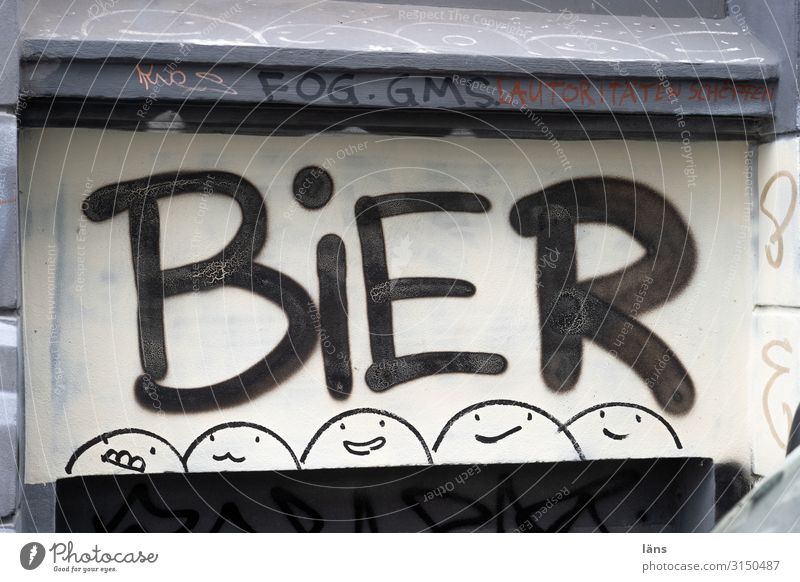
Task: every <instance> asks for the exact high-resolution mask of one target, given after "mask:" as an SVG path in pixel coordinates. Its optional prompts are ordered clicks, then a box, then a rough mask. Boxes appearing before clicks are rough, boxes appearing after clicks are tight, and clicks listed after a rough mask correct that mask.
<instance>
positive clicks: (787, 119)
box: [728, 0, 800, 134]
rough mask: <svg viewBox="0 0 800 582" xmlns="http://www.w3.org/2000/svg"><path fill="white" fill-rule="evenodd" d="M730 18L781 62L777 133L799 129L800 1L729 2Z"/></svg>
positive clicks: (776, 100)
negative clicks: (799, 56)
mask: <svg viewBox="0 0 800 582" xmlns="http://www.w3.org/2000/svg"><path fill="white" fill-rule="evenodd" d="M728 11H729V13H730V16H729V18H730V19H731V20H733V22H735V23H736V24H737V25H738V26H739V28H740V30H742V31H743V32H744V33H745V34H746V35H747V36H749V37H751V38H753V39H756V38H757V39H759V41H761V42H763V43H764V44H766V45H767V46H768V47H769V48H770V50H771V52H772V53H773V54H774V55H776V56H777V57H778V59H779V61H778V62H779V66H778V73H779V76H780V82H779V83H778V90H777V92H776V95H775V102H774V113H773V118H774V120H773V125H774V132H775V133H776V134H783V133H792V132H795V131H797V130H798V129H800V86H799V85H798V79H797V73H798V60H799V59H798V55H800V41H799V40H798V38H800V37H799V36H798V35H800V2H798V1H797V0H729V2H728Z"/></svg>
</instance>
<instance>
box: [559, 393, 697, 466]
mask: <svg viewBox="0 0 800 582" xmlns="http://www.w3.org/2000/svg"><path fill="white" fill-rule="evenodd" d="M566 426H567V427H568V428H569V430H570V431H571V432H572V434H573V436H574V437H575V439H576V440H577V441H578V444H579V445H580V447H581V449H582V450H583V452H584V453H585V455H586V456H587V458H601V457H607V458H628V457H642V456H648V457H649V456H659V455H668V454H670V452H674V451H677V450H680V449H682V448H683V445H682V444H681V441H680V439H679V438H678V435H677V433H676V432H675V430H674V429H673V428H672V426H671V425H670V424H669V423H668V422H667V421H666V419H664V417H662V416H661V415H659V414H658V413H656V412H654V411H652V410H650V409H649V408H647V407H645V406H641V405H638V404H630V403H625V402H611V403H607V404H598V405H596V406H592V407H590V408H587V409H586V410H584V411H582V412H580V413H579V414H576V415H575V416H574V417H572V418H571V419H569V420H568V421H567V423H566Z"/></svg>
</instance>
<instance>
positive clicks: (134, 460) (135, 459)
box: [100, 449, 145, 473]
mask: <svg viewBox="0 0 800 582" xmlns="http://www.w3.org/2000/svg"><path fill="white" fill-rule="evenodd" d="M100 460H101V461H103V462H104V463H109V464H110V465H114V466H115V467H119V468H121V469H127V470H129V471H136V472H137V473H144V467H145V462H144V459H143V458H142V457H139V456H134V455H131V454H130V452H128V451H126V450H125V449H122V450H121V451H115V450H114V449H108V450H107V451H106V452H105V453H104V454H102V455H100Z"/></svg>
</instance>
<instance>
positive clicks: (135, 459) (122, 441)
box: [65, 428, 184, 475]
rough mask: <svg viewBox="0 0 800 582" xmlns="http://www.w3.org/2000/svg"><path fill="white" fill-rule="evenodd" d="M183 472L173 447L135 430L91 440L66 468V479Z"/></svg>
mask: <svg viewBox="0 0 800 582" xmlns="http://www.w3.org/2000/svg"><path fill="white" fill-rule="evenodd" d="M183 470H184V467H183V462H182V461H181V457H180V455H179V454H178V451H176V450H175V447H173V446H172V445H171V444H169V443H168V442H167V441H166V440H165V439H163V438H161V437H160V436H158V435H157V434H155V433H152V432H148V431H146V430H139V429H135V428H124V429H119V430H115V431H111V432H107V433H105V434H102V435H100V436H98V437H95V438H93V439H92V440H90V441H89V442H87V443H85V444H84V445H82V446H80V447H78V449H77V450H76V451H75V453H74V454H73V455H72V457H71V458H70V460H69V462H68V463H67V466H66V467H65V471H66V473H67V474H68V475H108V474H112V475H136V474H142V473H178V472H183Z"/></svg>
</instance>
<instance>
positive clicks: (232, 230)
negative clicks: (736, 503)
mask: <svg viewBox="0 0 800 582" xmlns="http://www.w3.org/2000/svg"><path fill="white" fill-rule="evenodd" d="M634 145H635V147H634ZM21 150H22V157H21V158H22V159H21V168H22V172H21V176H23V183H22V185H21V191H22V193H23V203H22V204H23V205H22V208H23V209H24V210H23V211H24V216H25V220H24V223H23V238H24V244H23V249H24V269H23V273H24V290H25V297H26V301H25V325H26V336H27V338H28V349H27V350H26V366H25V370H26V386H27V402H26V405H27V406H26V408H27V411H28V413H27V419H26V420H27V434H26V437H27V451H28V452H27V459H26V460H27V470H26V480H27V481H28V482H30V483H40V482H50V481H53V480H55V479H56V478H59V477H64V476H67V475H76V474H86V475H88V474H109V473H113V474H125V473H131V474H138V473H142V472H161V471H181V470H183V469H184V465H185V468H187V469H188V470H189V471H209V470H260V469H270V468H278V469H286V468H292V467H302V468H312V467H349V466H392V465H423V464H427V463H430V462H433V463H444V464H448V463H476V462H481V463H497V462H519V461H554V460H569V459H578V458H590V459H594V458H627V457H658V456H696V457H711V458H713V459H715V460H717V461H719V462H727V461H733V462H738V463H740V464H742V465H747V463H748V460H749V454H750V453H749V434H748V431H747V430H745V429H744V428H743V425H742V419H743V418H746V417H747V408H746V407H747V398H746V394H747V378H748V353H749V351H748V350H749V330H750V328H751V315H752V273H751V267H750V265H751V252H750V238H751V236H750V232H751V230H750V211H751V208H750V203H749V182H748V180H749V176H750V175H751V168H750V153H749V151H750V150H749V149H748V148H747V146H746V144H745V143H743V142H727V143H722V142H721V143H712V142H707V143H692V142H688V141H687V142H684V143H681V142H671V143H661V144H655V143H643V142H628V143H623V142H563V143H557V142H554V141H539V142H511V141H508V140H490V139H484V140H475V139H458V138H450V139H430V138H410V137H405V138H397V137H382V136H375V135H373V136H332V135H323V136H317V137H309V138H305V137H303V138H272V139H264V138H256V137H244V136H233V137H231V136H218V135H195V136H189V135H176V134H157V133H125V132H100V131H93V130H77V131H69V130H45V131H38V130H37V131H33V130H31V131H25V132H24V134H23V139H22V146H21ZM176 172H180V175H179V176H178V177H177V178H176ZM570 179H572V180H573V181H570ZM54 199H55V200H56V202H55V204H54V203H53V201H54ZM137 290H138V293H137ZM162 298H165V299H162ZM221 425H225V426H221ZM214 427H216V428H214ZM116 431H118V432H116Z"/></svg>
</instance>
